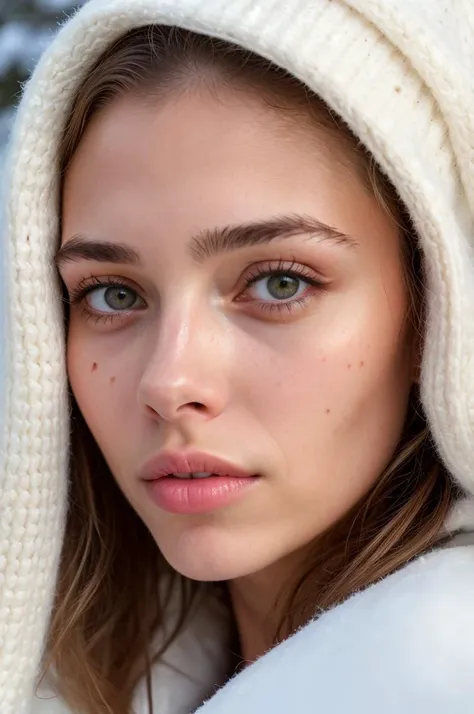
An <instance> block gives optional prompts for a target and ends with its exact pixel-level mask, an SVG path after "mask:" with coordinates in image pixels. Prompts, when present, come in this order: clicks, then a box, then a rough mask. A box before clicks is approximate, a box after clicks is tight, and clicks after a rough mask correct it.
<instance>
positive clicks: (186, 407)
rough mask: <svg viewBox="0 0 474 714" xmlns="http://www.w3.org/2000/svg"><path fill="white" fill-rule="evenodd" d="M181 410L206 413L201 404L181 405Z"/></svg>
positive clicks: (189, 403)
mask: <svg viewBox="0 0 474 714" xmlns="http://www.w3.org/2000/svg"><path fill="white" fill-rule="evenodd" d="M181 408H182V409H194V410H195V411H198V412H203V411H206V407H205V405H204V404H202V403H201V402H188V403H187V404H183V406H182V407H181Z"/></svg>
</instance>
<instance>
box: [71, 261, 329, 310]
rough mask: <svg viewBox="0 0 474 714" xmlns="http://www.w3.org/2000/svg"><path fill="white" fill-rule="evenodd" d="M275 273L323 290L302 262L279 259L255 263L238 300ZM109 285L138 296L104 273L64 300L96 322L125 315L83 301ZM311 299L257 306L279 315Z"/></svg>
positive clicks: (82, 285)
mask: <svg viewBox="0 0 474 714" xmlns="http://www.w3.org/2000/svg"><path fill="white" fill-rule="evenodd" d="M276 275H285V276H287V277H291V278H297V279H301V280H304V281H305V282H306V283H307V284H308V286H309V287H311V288H313V291H312V292H314V290H319V291H320V290H323V289H324V282H323V281H322V279H321V278H318V277H316V275H315V274H314V273H313V272H312V271H310V269H309V268H307V267H306V266H304V265H301V263H296V262H295V261H293V262H292V263H291V264H290V265H288V263H287V262H285V261H283V260H280V261H278V264H277V265H274V264H270V263H267V264H264V265H262V264H259V265H256V266H254V267H253V272H252V273H251V274H249V275H247V277H246V279H245V285H244V287H243V290H242V291H241V293H240V296H239V298H240V299H238V301H239V302H244V300H243V299H242V296H245V294H246V293H247V292H248V290H249V289H250V288H251V287H252V286H253V285H255V284H256V283H257V282H259V281H260V280H263V279H264V278H269V277H274V276H276ZM110 287H112V288H121V287H124V288H127V289H128V290H132V291H133V292H135V293H136V294H137V296H138V297H139V294H138V292H137V291H136V290H135V289H134V288H132V287H131V286H130V284H129V283H128V282H127V281H125V280H124V279H123V278H119V277H112V276H105V277H100V278H99V277H97V276H93V275H91V276H90V277H88V278H84V279H83V280H81V281H80V282H79V283H78V284H77V286H76V287H75V288H74V289H73V290H70V291H69V298H68V299H67V303H68V304H69V305H71V306H74V305H81V307H82V314H83V315H84V316H85V317H86V318H87V319H93V320H95V322H96V323H98V322H104V323H107V322H113V321H114V320H116V319H120V318H121V317H123V316H126V315H128V314H129V313H130V310H128V311H126V310H123V311H117V312H116V313H99V312H97V311H95V310H93V309H91V308H90V307H89V306H88V305H87V302H86V297H87V296H88V295H89V294H90V293H92V292H93V291H94V290H98V289H99V288H110ZM310 299H311V296H310V295H303V296H301V297H299V298H294V299H291V298H290V299H288V300H281V301H277V302H274V303H269V302H261V303H260V304H259V305H258V309H259V310H260V311H261V312H265V313H271V314H272V313H274V312H275V311H276V312H277V313H278V314H280V313H281V312H283V310H286V311H287V314H291V313H292V312H293V310H295V309H301V308H302V307H304V305H306V303H307V302H308V300H310Z"/></svg>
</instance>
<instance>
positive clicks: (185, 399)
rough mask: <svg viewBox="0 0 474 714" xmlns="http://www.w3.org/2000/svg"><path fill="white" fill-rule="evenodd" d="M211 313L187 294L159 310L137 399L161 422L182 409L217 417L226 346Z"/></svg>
mask: <svg viewBox="0 0 474 714" xmlns="http://www.w3.org/2000/svg"><path fill="white" fill-rule="evenodd" d="M217 322H218V321H217V320H216V319H215V316H214V315H213V310H212V309H211V307H210V306H209V305H208V306H205V305H203V304H202V303H201V302H200V301H199V300H198V299H197V298H196V297H195V296H192V295H191V294H190V295H189V296H187V298H186V299H183V300H180V301H179V302H173V304H168V305H163V306H162V312H161V316H160V320H159V327H158V331H157V334H156V335H155V336H154V343H153V348H152V349H151V351H150V358H149V360H148V362H147V364H146V366H145V370H144V373H143V377H142V380H141V385H140V399H141V401H142V402H143V403H144V404H145V405H146V407H148V408H149V409H150V408H151V409H152V410H153V411H154V412H156V413H157V414H158V415H159V416H161V417H162V418H164V419H166V420H171V419H173V418H174V417H175V416H177V415H178V413H180V411H182V410H183V409H189V408H191V407H193V408H195V407H196V406H197V405H199V408H200V410H201V411H202V408H203V407H204V409H205V411H206V412H207V413H208V414H214V415H215V414H217V413H218V412H219V411H220V410H222V408H223V404H224V402H225V400H226V398H227V390H226V385H225V365H224V362H225V352H226V350H225V346H224V344H223V340H222V339H220V338H219V328H218V325H217Z"/></svg>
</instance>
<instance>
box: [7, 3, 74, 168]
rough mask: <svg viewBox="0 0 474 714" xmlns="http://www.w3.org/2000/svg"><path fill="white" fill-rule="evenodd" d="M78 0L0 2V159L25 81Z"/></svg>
mask: <svg viewBox="0 0 474 714" xmlns="http://www.w3.org/2000/svg"><path fill="white" fill-rule="evenodd" d="M78 4H81V3H80V2H79V0H0V157H1V152H2V150H3V149H4V147H5V143H6V141H7V138H8V133H9V128H10V126H11V122H12V119H13V114H14V107H15V105H16V103H17V102H18V94H19V90H20V83H21V82H23V81H25V79H26V78H27V77H28V74H29V73H30V72H31V69H32V68H33V67H34V65H35V62H36V61H37V60H38V57H39V56H40V55H41V53H42V51H43V50H44V49H45V47H46V46H47V45H48V43H49V42H50V41H51V39H52V38H53V36H54V33H55V32H56V31H57V29H58V24H59V23H61V22H63V21H64V20H65V19H66V18H67V16H68V15H69V14H71V12H72V11H73V10H74V8H75V7H76V6H77V5H78Z"/></svg>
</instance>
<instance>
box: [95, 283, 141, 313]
mask: <svg viewBox="0 0 474 714" xmlns="http://www.w3.org/2000/svg"><path fill="white" fill-rule="evenodd" d="M85 299H86V301H87V303H88V305H89V306H90V307H92V309H93V310H94V311H96V312H104V313H107V312H121V311H124V310H132V309H133V308H134V307H137V305H136V303H137V301H138V302H139V303H140V304H141V298H140V297H139V295H137V293H136V292H135V290H132V288H129V287H128V286H126V285H116V286H108V287H102V288H97V287H96V288H94V289H93V290H91V291H90V292H89V293H88V294H87V295H86V296H85Z"/></svg>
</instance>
